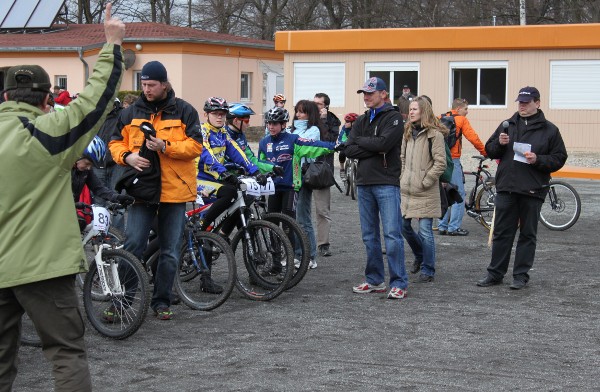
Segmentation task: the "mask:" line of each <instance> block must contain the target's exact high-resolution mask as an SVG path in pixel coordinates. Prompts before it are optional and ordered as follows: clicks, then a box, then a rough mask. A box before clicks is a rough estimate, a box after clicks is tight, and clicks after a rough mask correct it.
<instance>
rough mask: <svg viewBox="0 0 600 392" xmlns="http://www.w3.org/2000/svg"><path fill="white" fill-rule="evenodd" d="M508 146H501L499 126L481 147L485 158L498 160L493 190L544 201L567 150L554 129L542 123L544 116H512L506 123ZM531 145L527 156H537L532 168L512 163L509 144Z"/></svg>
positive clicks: (563, 161)
mask: <svg viewBox="0 0 600 392" xmlns="http://www.w3.org/2000/svg"><path fill="white" fill-rule="evenodd" d="M507 121H508V124H509V127H508V130H507V133H508V136H509V138H510V142H509V143H508V144H507V145H504V146H503V145H501V144H500V141H499V136H500V133H502V132H504V128H503V127H502V124H500V126H498V128H497V129H496V131H495V132H494V134H493V135H492V136H491V137H490V138H489V140H488V141H487V143H486V144H485V151H486V152H487V154H488V157H489V158H492V159H500V163H499V165H498V170H497V172H496V190H497V191H498V192H515V193H519V194H524V195H528V196H534V197H538V198H540V199H545V198H546V194H547V193H548V184H549V182H550V173H552V172H555V171H557V170H559V169H560V168H561V167H563V165H564V164H565V162H566V161H567V149H566V148H565V143H564V142H563V139H562V136H561V135H560V131H559V130H558V128H557V127H556V125H554V124H552V123H551V122H550V121H548V120H546V117H545V116H544V113H543V112H542V111H541V110H538V112H537V114H534V115H533V116H531V117H527V118H523V117H521V116H519V113H518V112H517V113H515V114H514V115H513V116H512V117H511V118H510V119H508V120H507ZM515 142H519V143H528V144H531V152H533V153H535V154H536V155H537V159H536V162H535V163H534V164H532V165H529V164H527V163H523V162H519V161H516V160H515V159H514V156H515V153H514V151H513V143H515Z"/></svg>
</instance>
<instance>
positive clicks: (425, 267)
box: [402, 218, 435, 276]
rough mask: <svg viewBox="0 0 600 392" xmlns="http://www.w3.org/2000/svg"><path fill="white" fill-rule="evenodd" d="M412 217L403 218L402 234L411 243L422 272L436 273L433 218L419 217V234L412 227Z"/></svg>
mask: <svg viewBox="0 0 600 392" xmlns="http://www.w3.org/2000/svg"><path fill="white" fill-rule="evenodd" d="M411 223H412V219H410V218H404V219H403V220H402V236H403V237H404V238H405V239H406V242H408V245H410V248H411V249H412V251H413V253H414V255H415V258H416V262H417V263H419V264H421V274H423V275H427V276H434V275H435V242H434V239H433V228H432V226H433V218H419V232H418V234H417V233H415V231H414V230H413V228H412V225H411Z"/></svg>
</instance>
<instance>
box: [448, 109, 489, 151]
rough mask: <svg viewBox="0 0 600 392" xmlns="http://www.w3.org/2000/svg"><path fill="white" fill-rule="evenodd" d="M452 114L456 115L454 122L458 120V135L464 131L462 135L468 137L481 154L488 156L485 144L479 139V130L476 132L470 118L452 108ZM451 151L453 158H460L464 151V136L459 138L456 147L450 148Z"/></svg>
mask: <svg viewBox="0 0 600 392" xmlns="http://www.w3.org/2000/svg"><path fill="white" fill-rule="evenodd" d="M452 114H453V115H454V122H456V136H458V135H459V133H460V132H462V136H464V137H466V138H467V140H468V141H470V142H471V144H472V145H473V146H474V147H475V148H476V149H477V151H479V153H480V154H481V155H483V156H487V154H486V152H485V146H484V145H483V143H482V142H481V140H480V139H479V136H478V135H477V132H475V130H474V129H473V127H472V126H471V123H470V122H469V120H468V119H467V118H466V117H465V116H460V115H459V114H458V112H457V111H456V110H452ZM450 152H451V153H452V158H453V159H454V158H460V155H461V153H462V137H461V138H460V139H458V141H457V142H456V144H455V145H454V147H452V148H451V149H450Z"/></svg>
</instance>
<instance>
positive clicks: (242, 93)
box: [240, 72, 252, 102]
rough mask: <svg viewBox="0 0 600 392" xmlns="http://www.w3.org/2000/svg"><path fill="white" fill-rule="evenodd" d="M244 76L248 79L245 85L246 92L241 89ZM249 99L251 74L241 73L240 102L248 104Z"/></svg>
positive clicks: (250, 95) (250, 96) (250, 97)
mask: <svg viewBox="0 0 600 392" xmlns="http://www.w3.org/2000/svg"><path fill="white" fill-rule="evenodd" d="M244 76H246V77H247V78H248V80H247V84H248V88H247V91H244V89H243V86H244V82H243V78H244ZM251 99H252V73H251V72H242V73H241V74H240V101H241V102H250V100H251Z"/></svg>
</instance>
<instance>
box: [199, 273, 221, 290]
mask: <svg viewBox="0 0 600 392" xmlns="http://www.w3.org/2000/svg"><path fill="white" fill-rule="evenodd" d="M200 289H201V290H202V291H204V292H205V293H208V294H221V293H222V292H223V287H221V286H220V285H218V284H216V283H215V282H214V281H213V280H212V278H211V277H210V275H202V276H201V277H200Z"/></svg>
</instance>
